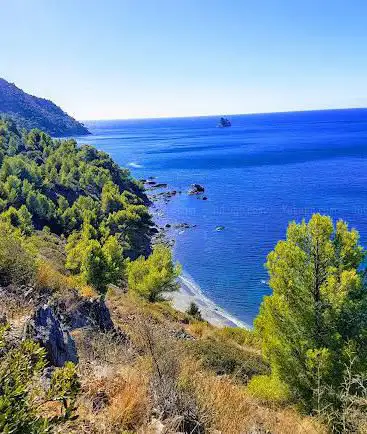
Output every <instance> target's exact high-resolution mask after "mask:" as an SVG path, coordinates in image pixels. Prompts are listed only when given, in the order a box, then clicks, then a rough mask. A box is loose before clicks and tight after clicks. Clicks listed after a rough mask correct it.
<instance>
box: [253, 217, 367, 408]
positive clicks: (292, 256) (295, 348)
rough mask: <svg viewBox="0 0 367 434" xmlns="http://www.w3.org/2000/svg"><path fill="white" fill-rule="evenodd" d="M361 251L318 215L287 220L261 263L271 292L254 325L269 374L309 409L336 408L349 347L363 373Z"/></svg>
mask: <svg viewBox="0 0 367 434" xmlns="http://www.w3.org/2000/svg"><path fill="white" fill-rule="evenodd" d="M364 255H365V253H364V251H363V249H362V247H361V246H360V245H359V235H358V232H357V231H355V230H354V229H352V230H349V229H348V226H347V224H346V223H344V222H343V221H338V222H337V223H336V226H335V227H334V225H333V222H332V220H331V219H330V218H329V217H327V216H322V215H319V214H315V215H313V216H312V218H311V219H310V221H309V222H308V223H306V222H305V221H303V222H302V223H301V224H296V223H294V222H293V223H291V224H290V225H289V227H288V230H287V237H286V240H285V241H279V242H278V244H277V245H276V247H275V249H274V250H273V251H272V252H271V253H270V254H269V256H268V260H267V263H266V266H267V269H268V271H269V275H270V281H269V283H270V287H271V288H272V290H273V294H272V295H271V296H267V297H265V298H264V301H263V303H262V305H261V308H260V313H259V316H258V317H257V319H256V321H255V327H256V329H257V330H258V331H259V333H260V335H261V337H262V342H263V352H264V354H265V356H266V358H267V359H268V360H269V362H270V364H271V367H272V372H273V375H275V376H278V377H279V378H280V379H281V380H282V381H283V382H284V383H285V384H286V385H288V386H289V389H290V391H291V393H292V394H293V397H295V398H296V399H297V400H299V401H301V402H302V403H303V405H304V407H305V408H306V409H307V410H316V411H320V406H322V405H323V404H322V401H323V402H324V403H325V402H326V403H325V405H326V406H330V407H334V409H335V407H337V406H338V402H337V399H336V398H335V394H336V391H337V390H338V388H339V387H340V386H341V382H342V381H343V380H342V378H343V374H344V370H345V367H346V364H347V363H348V357H347V355H348V354H349V353H350V348H351V346H352V347H353V348H354V349H355V354H356V359H355V364H354V370H355V372H356V373H362V372H367V371H366V368H367V332H366V330H367V328H366V326H367V309H366V308H367V292H366V288H365V286H364V282H363V278H362V277H363V276H362V275H361V273H360V272H359V271H358V269H359V267H360V265H361V263H362V261H363V258H364Z"/></svg>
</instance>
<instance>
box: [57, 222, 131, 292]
mask: <svg viewBox="0 0 367 434" xmlns="http://www.w3.org/2000/svg"><path fill="white" fill-rule="evenodd" d="M95 236H96V231H95V229H94V228H93V226H92V225H90V224H89V223H87V222H85V224H84V225H83V230H82V231H81V232H80V233H74V234H73V235H71V236H70V237H69V240H68V243H67V245H66V253H67V260H66V264H65V266H66V268H68V269H69V270H71V271H72V272H73V273H74V274H80V275H81V277H82V278H83V280H84V282H85V283H87V284H91V285H93V286H94V287H95V288H96V289H97V290H98V291H100V292H101V293H104V292H105V291H106V289H107V285H108V284H109V283H114V284H117V283H119V282H120V281H121V280H122V279H123V277H124V270H125V269H124V264H125V261H124V257H123V250H122V247H121V244H120V243H119V241H118V238H117V237H116V236H109V237H108V238H107V240H106V241H105V242H104V243H103V244H102V245H101V243H100V242H99V241H98V240H96V239H94V237H95Z"/></svg>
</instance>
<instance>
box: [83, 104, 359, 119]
mask: <svg viewBox="0 0 367 434" xmlns="http://www.w3.org/2000/svg"><path fill="white" fill-rule="evenodd" d="M338 110H367V107H365V106H363V107H335V108H314V109H303V110H279V111H265V112H247V113H221V114H218V113H217V114H205V115H203V114H200V115H185V116H168V115H163V116H152V117H150V116H146V117H144V116H143V117H127V118H99V119H81V120H80V122H83V123H84V122H100V121H133V120H135V121H137V120H156V119H189V118H211V117H218V116H219V117H221V116H228V117H229V116H253V115H269V114H281V113H307V112H321V111H338Z"/></svg>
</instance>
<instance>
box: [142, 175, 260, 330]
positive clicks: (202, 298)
mask: <svg viewBox="0 0 367 434" xmlns="http://www.w3.org/2000/svg"><path fill="white" fill-rule="evenodd" d="M148 179H149V178H148ZM154 179H155V178H154ZM144 181H145V182H144V184H145V187H147V181H146V180H144ZM153 182H154V184H153V185H155V184H157V183H158V185H159V186H160V183H159V182H158V181H153ZM164 186H165V187H163V188H161V187H158V188H157V187H155V188H154V187H153V188H154V193H153V195H154V194H157V193H158V196H159V195H162V190H163V192H164V191H165V188H166V187H167V184H164ZM150 189H152V187H150ZM146 193H148V191H147V190H146ZM168 193H169V192H168ZM148 196H149V193H148ZM170 199H171V196H168V197H167V198H166V199H163V201H162V202H163V203H162V202H161V201H160V200H159V199H157V197H155V198H153V199H152V198H150V200H151V201H152V204H151V206H150V209H151V210H152V209H153V210H154V211H155V212H153V216H154V217H155V218H154V220H155V222H156V224H157V226H158V227H159V229H160V230H159V232H158V234H159V235H157V237H156V240H159V241H158V242H163V243H164V244H167V245H169V246H170V247H173V245H174V243H175V242H177V241H178V240H177V237H175V236H174V234H173V233H172V232H171V233H170V234H168V233H167V232H166V231H165V227H166V226H165V223H166V222H165V221H164V220H163V221H160V218H161V217H162V216H161V215H160V211H163V215H164V208H165V205H166V204H167V202H168V200H170ZM157 217H158V219H157ZM183 225H185V223H184V224H183ZM169 227H170V228H171V223H169ZM185 228H186V226H185ZM178 283H179V289H178V291H175V292H166V293H164V294H163V297H164V298H165V299H166V300H168V301H170V302H171V304H172V306H173V307H174V308H175V309H176V310H178V311H180V312H186V310H187V309H188V307H189V306H190V303H192V302H193V303H195V304H196V305H197V306H198V307H199V309H200V313H201V316H202V318H203V319H204V320H205V321H207V322H208V323H210V324H212V325H214V326H216V327H240V328H244V329H247V330H251V329H252V326H251V325H249V324H246V323H245V322H243V321H241V320H240V319H238V318H236V317H235V316H234V315H232V314H230V313H229V312H227V311H226V310H225V309H223V308H221V307H220V306H219V305H217V304H216V303H215V302H214V301H213V300H211V299H210V298H209V297H207V296H206V295H205V294H204V293H203V291H202V290H201V288H200V286H199V285H198V284H197V283H196V282H195V280H194V279H193V278H192V277H191V276H190V275H189V274H187V273H185V272H184V271H183V273H182V274H181V276H179V277H178Z"/></svg>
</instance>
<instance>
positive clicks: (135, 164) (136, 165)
mask: <svg viewBox="0 0 367 434" xmlns="http://www.w3.org/2000/svg"><path fill="white" fill-rule="evenodd" d="M127 165H128V166H130V167H134V168H135V169H141V168H142V167H143V165H142V164H138V163H134V162H133V161H132V162H131V163H127Z"/></svg>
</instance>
